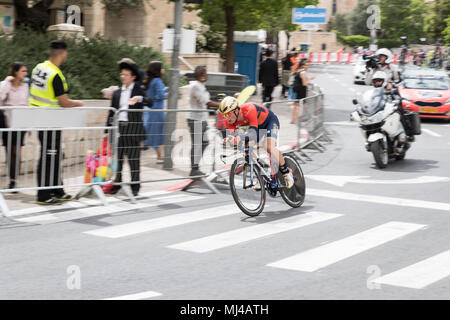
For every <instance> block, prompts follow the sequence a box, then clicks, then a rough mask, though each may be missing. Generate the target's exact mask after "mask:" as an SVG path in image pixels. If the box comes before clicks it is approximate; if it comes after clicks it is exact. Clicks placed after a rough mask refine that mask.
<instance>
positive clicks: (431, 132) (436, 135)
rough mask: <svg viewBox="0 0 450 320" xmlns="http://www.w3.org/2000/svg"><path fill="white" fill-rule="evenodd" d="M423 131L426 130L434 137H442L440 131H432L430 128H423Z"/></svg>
mask: <svg viewBox="0 0 450 320" xmlns="http://www.w3.org/2000/svg"><path fill="white" fill-rule="evenodd" d="M422 131H423V132H425V133H428V134H429V135H430V136H433V137H438V138H439V137H442V136H441V135H440V134H439V133H436V132H434V131H431V130H430V129H425V128H422Z"/></svg>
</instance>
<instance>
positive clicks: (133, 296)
mask: <svg viewBox="0 0 450 320" xmlns="http://www.w3.org/2000/svg"><path fill="white" fill-rule="evenodd" d="M159 296H162V294H161V293H159V292H155V291H146V292H141V293H135V294H129V295H126V296H120V297H114V298H107V299H103V300H143V299H150V298H154V297H159Z"/></svg>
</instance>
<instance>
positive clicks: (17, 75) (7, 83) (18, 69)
mask: <svg viewBox="0 0 450 320" xmlns="http://www.w3.org/2000/svg"><path fill="white" fill-rule="evenodd" d="M27 75H28V70H27V67H26V66H25V64H24V63H22V62H19V61H17V62H14V63H12V65H11V68H10V70H9V75H8V76H7V77H6V78H5V80H4V81H2V82H1V83H0V106H14V107H17V106H28V97H29V87H28V85H27V84H26V83H25V79H26V77H27ZM9 120H10V119H8V117H7V113H6V112H2V111H0V128H8V126H9V124H8V122H9ZM25 134H26V132H25V131H10V132H3V133H2V140H3V146H4V147H5V149H6V153H5V154H6V162H7V166H8V172H9V179H10V182H9V185H8V189H14V188H16V179H17V174H18V173H19V171H20V152H21V149H22V147H23V146H24V138H25ZM14 193H15V192H14Z"/></svg>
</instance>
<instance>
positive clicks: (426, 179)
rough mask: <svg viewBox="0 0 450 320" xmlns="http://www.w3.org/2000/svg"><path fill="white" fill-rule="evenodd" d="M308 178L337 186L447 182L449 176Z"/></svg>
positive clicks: (314, 176) (315, 176) (325, 176)
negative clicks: (390, 178)
mask: <svg viewBox="0 0 450 320" xmlns="http://www.w3.org/2000/svg"><path fill="white" fill-rule="evenodd" d="M306 177H307V178H308V179H312V180H316V181H320V182H325V183H329V184H332V185H335V186H338V187H343V186H345V185H346V184H347V183H362V184H421V183H434V182H448V181H450V178H449V177H434V176H422V177H417V178H412V179H396V180H376V179H371V177H369V176H335V175H306Z"/></svg>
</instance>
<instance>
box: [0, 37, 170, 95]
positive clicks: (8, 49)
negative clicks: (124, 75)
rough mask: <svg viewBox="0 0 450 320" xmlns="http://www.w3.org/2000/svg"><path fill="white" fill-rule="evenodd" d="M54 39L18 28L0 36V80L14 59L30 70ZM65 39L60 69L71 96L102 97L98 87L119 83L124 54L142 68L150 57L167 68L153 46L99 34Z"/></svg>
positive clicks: (46, 53)
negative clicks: (65, 43)
mask: <svg viewBox="0 0 450 320" xmlns="http://www.w3.org/2000/svg"><path fill="white" fill-rule="evenodd" d="M55 38H56V35H54V34H37V33H34V32H33V31H31V30H29V29H20V30H18V31H17V32H15V33H14V34H13V35H12V37H7V36H3V37H0V80H3V79H4V78H5V76H6V75H7V72H8V69H9V65H10V64H11V63H12V62H13V61H16V60H19V61H23V62H24V63H25V64H26V65H27V66H28V69H29V72H30V73H31V71H32V69H33V68H34V66H36V65H37V64H38V63H41V62H43V61H45V60H46V59H47V58H48V47H49V43H50V41H51V40H53V39H55ZM64 40H65V41H66V42H67V45H68V59H67V62H66V63H65V64H64V65H63V66H62V67H61V70H62V72H63V73H64V75H65V77H66V78H67V82H68V83H69V90H70V91H69V94H70V97H71V98H73V99H97V98H102V94H101V92H100V90H101V89H103V88H106V87H109V86H111V85H119V84H120V78H119V70H118V65H117V62H118V61H119V60H120V59H122V58H124V57H128V58H131V59H133V60H134V61H136V63H137V65H138V66H139V67H140V68H141V69H143V70H145V69H146V68H147V64H148V63H149V62H150V61H152V60H159V61H162V62H163V64H164V68H165V69H166V70H168V68H167V66H166V65H165V60H164V57H163V55H162V54H161V53H160V52H158V51H156V50H154V49H152V48H148V47H140V46H137V45H133V44H130V43H128V42H126V41H116V40H108V39H105V38H103V37H102V36H100V35H96V36H94V37H92V38H90V39H84V40H75V39H74V38H64Z"/></svg>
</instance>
